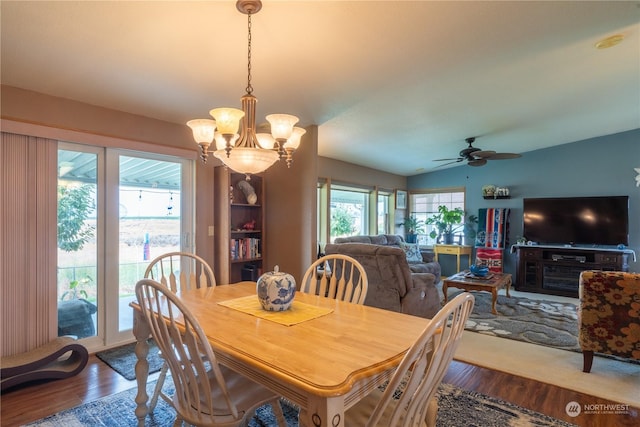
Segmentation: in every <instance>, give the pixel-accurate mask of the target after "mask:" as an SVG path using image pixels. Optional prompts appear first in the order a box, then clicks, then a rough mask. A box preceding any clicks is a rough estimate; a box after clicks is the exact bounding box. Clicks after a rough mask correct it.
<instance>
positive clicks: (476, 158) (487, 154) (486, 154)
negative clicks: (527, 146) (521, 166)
mask: <svg viewBox="0 0 640 427" xmlns="http://www.w3.org/2000/svg"><path fill="white" fill-rule="evenodd" d="M475 140H476V138H475V137H471V138H467V139H465V141H466V142H467V144H469V146H468V147H467V148H465V149H464V150H461V151H460V153H458V155H459V156H460V157H458V158H455V159H436V160H434V162H446V161H449V163H444V164H442V165H440V166H438V167H442V166H446V165H450V164H452V163H460V162H462V161H465V160H466V162H467V164H468V165H469V166H483V165H486V164H487V160H506V159H517V158H518V157H522V155H520V154H516V153H496V152H495V151H491V150H482V149H480V148H477V147H474V146H473V143H474V142H475Z"/></svg>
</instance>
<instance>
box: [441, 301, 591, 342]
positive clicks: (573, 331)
mask: <svg viewBox="0 0 640 427" xmlns="http://www.w3.org/2000/svg"><path fill="white" fill-rule="evenodd" d="M458 293H459V292H455V293H452V294H450V295H451V296H450V297H453V296H455V295H457V294H458ZM472 294H473V296H474V297H475V299H476V301H475V305H474V307H473V312H472V313H471V315H470V316H469V320H468V321H467V325H466V327H465V329H466V330H468V331H473V332H478V333H481V334H486V335H493V336H497V337H502V338H509V339H513V340H517V341H523V342H528V343H532V344H537V345H546V346H549V347H555V348H561V349H564V350H571V351H580V346H579V345H578V335H577V332H578V314H577V307H576V305H575V304H570V303H562V302H555V301H545V300H534V299H529V298H521V297H515V296H512V297H511V298H508V297H507V296H505V295H498V302H497V304H496V310H497V311H498V315H495V314H493V313H492V312H491V294H490V293H489V292H472Z"/></svg>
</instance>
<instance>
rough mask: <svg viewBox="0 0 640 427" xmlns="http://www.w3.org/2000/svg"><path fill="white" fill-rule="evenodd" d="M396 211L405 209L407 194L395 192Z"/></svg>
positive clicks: (399, 191)
mask: <svg viewBox="0 0 640 427" xmlns="http://www.w3.org/2000/svg"><path fill="white" fill-rule="evenodd" d="M396 209H407V192H406V191H404V190H396Z"/></svg>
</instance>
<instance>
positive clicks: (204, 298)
mask: <svg viewBox="0 0 640 427" xmlns="http://www.w3.org/2000/svg"><path fill="white" fill-rule="evenodd" d="M178 296H179V298H180V300H181V301H182V302H183V303H184V304H185V305H186V306H187V307H188V309H189V310H190V311H191V313H192V314H193V315H194V316H195V317H196V318H197V319H198V322H199V323H200V325H201V327H202V328H203V330H204V331H205V333H206V335H207V338H208V340H209V342H210V343H211V346H212V348H213V351H214V352H215V354H216V356H217V357H218V361H219V362H220V363H221V364H223V365H225V366H227V367H229V368H231V369H233V370H235V371H237V372H239V373H241V374H243V375H245V376H247V377H249V378H251V379H252V380H253V381H255V382H257V383H259V384H262V385H263V386H265V387H267V388H269V389H271V390H272V391H274V392H275V393H277V394H279V395H281V396H283V397H285V398H286V399H288V400H289V401H291V402H293V403H294V404H296V405H298V406H299V407H300V425H301V426H309V427H312V426H313V427H315V426H336V427H337V426H344V412H345V410H347V409H348V408H350V407H351V406H353V405H354V404H355V403H357V402H358V401H359V400H360V399H362V398H363V397H365V396H366V395H367V394H369V393H370V392H371V391H372V390H374V389H375V388H376V387H378V386H380V385H381V384H383V383H384V382H385V381H386V380H388V379H389V378H390V376H391V374H392V373H393V370H394V368H395V367H397V365H398V364H399V363H400V361H401V360H402V357H403V356H404V354H405V352H406V351H407V350H408V349H409V347H410V346H411V345H412V344H413V343H414V342H415V341H416V339H417V338H418V336H419V335H420V333H421V332H422V331H423V330H424V328H425V327H426V325H427V323H428V322H429V319H425V318H421V317H416V316H411V315H407V314H402V313H397V312H393V311H388V310H383V309H379V308H374V307H369V306H366V305H357V304H353V303H348V302H343V301H337V300H333V299H329V298H323V297H318V296H314V295H309V294H304V293H301V292H297V293H296V295H295V300H294V302H293V305H292V308H291V309H292V313H288V314H287V313H286V312H284V313H283V314H280V315H279V314H278V313H277V312H265V313H264V315H265V316H266V317H260V316H261V313H259V312H258V313H256V314H257V315H256V314H250V313H248V312H245V311H241V310H239V309H237V308H234V304H236V302H238V303H244V304H245V305H246V304H252V301H253V300H252V298H251V296H255V298H256V299H255V301H256V303H257V302H258V299H257V296H256V283H255V282H239V283H235V284H230V285H222V286H220V285H219V286H215V287H211V288H201V289H193V290H188V291H183V292H180V293H178ZM131 307H132V308H133V311H134V324H133V325H134V326H133V332H134V335H135V337H136V340H137V345H136V348H135V353H136V355H137V359H138V361H137V363H136V367H135V371H136V379H137V384H138V392H137V395H136V399H135V401H136V404H137V406H136V410H135V413H136V416H137V418H138V425H139V426H143V425H144V420H145V417H146V415H147V411H148V406H147V401H148V399H149V396H148V395H147V392H146V386H147V378H148V372H149V366H148V363H147V359H146V357H147V354H148V352H149V347H148V344H147V339H148V338H149V337H150V332H151V331H150V329H149V326H148V325H147V323H146V321H145V319H144V318H143V317H142V313H141V311H140V306H139V305H138V304H137V302H133V303H131ZM307 309H310V310H307ZM306 311H308V312H309V313H313V314H311V315H310V317H309V318H308V319H306V320H300V319H298V320H296V321H294V322H295V323H292V324H286V322H284V323H281V322H280V320H281V319H280V318H279V317H278V316H280V317H282V319H285V318H289V317H290V316H291V315H292V314H295V313H303V314H304V312H306ZM269 316H271V317H269Z"/></svg>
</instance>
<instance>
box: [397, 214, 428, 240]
mask: <svg viewBox="0 0 640 427" xmlns="http://www.w3.org/2000/svg"><path fill="white" fill-rule="evenodd" d="M424 224H425V223H424V221H423V220H421V219H418V218H417V217H415V216H413V215H410V216H408V217H407V218H405V219H404V221H402V222H401V223H400V224H398V225H402V226H404V231H405V240H406V241H407V243H416V242H417V241H418V234H420V233H424Z"/></svg>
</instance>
